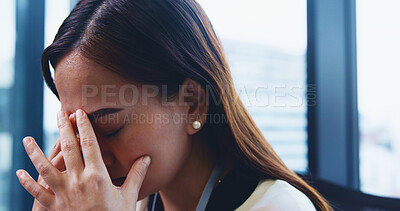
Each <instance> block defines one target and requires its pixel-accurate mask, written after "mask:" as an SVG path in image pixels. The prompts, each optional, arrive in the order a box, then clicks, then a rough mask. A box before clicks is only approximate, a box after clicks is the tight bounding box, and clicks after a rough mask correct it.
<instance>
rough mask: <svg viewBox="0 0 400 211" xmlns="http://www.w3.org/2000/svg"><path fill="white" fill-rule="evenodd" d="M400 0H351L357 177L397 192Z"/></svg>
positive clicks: (364, 185) (374, 189) (372, 188)
mask: <svg viewBox="0 0 400 211" xmlns="http://www.w3.org/2000/svg"><path fill="white" fill-rule="evenodd" d="M399 10H400V2H399V1H397V0H382V1H373V0H358V1H357V45H358V47H357V55H358V56H357V57H358V58H357V62H358V73H357V74H358V100H359V107H358V109H359V122H360V181H361V190H362V191H364V192H368V193H372V194H377V195H382V196H392V197H400V179H399V178H400V165H399V163H400V130H399V129H400V111H399V108H400V100H399V98H398V96H399V93H398V90H399V82H398V78H399V76H400V75H399V73H398V71H399V70H400V63H399V58H400V51H399V49H400V39H399V37H400V25H399V23H398V22H399V20H400V13H399V12H398V11H399Z"/></svg>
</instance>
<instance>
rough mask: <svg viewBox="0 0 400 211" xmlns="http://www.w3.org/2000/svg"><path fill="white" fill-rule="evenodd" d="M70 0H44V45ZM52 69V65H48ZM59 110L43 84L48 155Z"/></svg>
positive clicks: (60, 22) (57, 103) (52, 35)
mask: <svg viewBox="0 0 400 211" xmlns="http://www.w3.org/2000/svg"><path fill="white" fill-rule="evenodd" d="M70 6H71V3H70V0H46V15H45V17H46V18H45V30H46V31H45V46H44V47H47V46H49V45H50V44H51V43H52V42H53V39H54V37H55V36H56V33H57V31H58V28H59V27H60V26H61V24H62V22H63V21H64V19H65V18H66V17H67V16H68V14H69V12H70V9H71V7H70ZM50 68H51V70H52V71H53V69H52V67H51V66H50ZM59 110H61V104H60V102H59V101H58V99H57V97H56V96H55V95H54V94H53V93H52V92H51V90H50V89H49V88H48V87H47V86H46V85H45V86H44V111H45V112H44V113H43V120H44V131H43V132H44V137H45V142H44V151H45V154H46V155H48V154H49V153H50V150H51V148H52V147H53V145H54V143H55V142H56V140H57V138H58V136H59V132H58V127H57V112H58V111H59Z"/></svg>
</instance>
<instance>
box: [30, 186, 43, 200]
mask: <svg viewBox="0 0 400 211" xmlns="http://www.w3.org/2000/svg"><path fill="white" fill-rule="evenodd" d="M41 193H42V191H41V190H40V189H39V188H32V189H31V194H32V196H33V197H35V198H39V197H40V195H41Z"/></svg>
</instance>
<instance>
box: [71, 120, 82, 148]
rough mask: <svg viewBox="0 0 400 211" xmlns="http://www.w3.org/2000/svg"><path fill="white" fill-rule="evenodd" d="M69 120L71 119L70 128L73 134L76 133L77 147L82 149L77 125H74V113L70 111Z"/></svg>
mask: <svg viewBox="0 0 400 211" xmlns="http://www.w3.org/2000/svg"><path fill="white" fill-rule="evenodd" d="M69 121H71V124H72V128H73V129H74V134H76V139H77V140H76V143H78V146H79V149H80V150H82V147H81V143H80V138H79V131H78V127H77V126H76V114H75V113H72V114H71V115H69Z"/></svg>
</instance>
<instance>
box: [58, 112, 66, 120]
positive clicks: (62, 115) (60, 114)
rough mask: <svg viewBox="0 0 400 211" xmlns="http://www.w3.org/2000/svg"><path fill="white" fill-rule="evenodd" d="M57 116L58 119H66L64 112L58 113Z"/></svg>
mask: <svg viewBox="0 0 400 211" xmlns="http://www.w3.org/2000/svg"><path fill="white" fill-rule="evenodd" d="M57 115H58V118H59V119H61V118H63V117H64V115H65V113H64V112H63V111H58V113H57Z"/></svg>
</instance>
